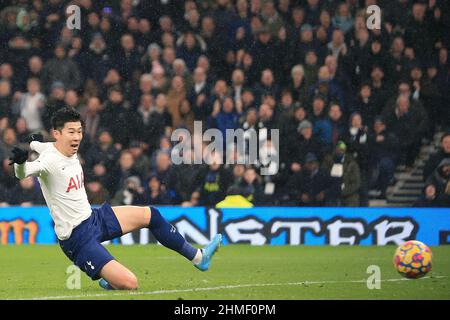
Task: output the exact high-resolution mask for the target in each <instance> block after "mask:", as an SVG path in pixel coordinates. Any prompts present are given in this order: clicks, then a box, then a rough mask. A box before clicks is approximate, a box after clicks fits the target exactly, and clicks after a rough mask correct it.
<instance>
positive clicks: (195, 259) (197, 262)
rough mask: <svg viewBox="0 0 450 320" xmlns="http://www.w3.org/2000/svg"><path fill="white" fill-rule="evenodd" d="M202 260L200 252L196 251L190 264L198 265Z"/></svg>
mask: <svg viewBox="0 0 450 320" xmlns="http://www.w3.org/2000/svg"><path fill="white" fill-rule="evenodd" d="M202 258H203V252H202V250H200V249H197V254H196V255H195V257H194V259H192V263H193V264H195V265H197V264H200V262H202Z"/></svg>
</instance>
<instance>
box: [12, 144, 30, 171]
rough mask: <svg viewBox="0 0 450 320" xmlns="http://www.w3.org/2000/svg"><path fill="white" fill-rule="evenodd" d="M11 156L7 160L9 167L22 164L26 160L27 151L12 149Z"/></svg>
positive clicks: (17, 148)
mask: <svg viewBox="0 0 450 320" xmlns="http://www.w3.org/2000/svg"><path fill="white" fill-rule="evenodd" d="M12 153H13V156H12V157H10V158H9V160H11V161H10V162H9V165H10V166H11V165H12V164H14V163H17V164H22V163H24V162H25V161H27V160H28V151H27V150H24V149H22V148H19V147H14V149H12Z"/></svg>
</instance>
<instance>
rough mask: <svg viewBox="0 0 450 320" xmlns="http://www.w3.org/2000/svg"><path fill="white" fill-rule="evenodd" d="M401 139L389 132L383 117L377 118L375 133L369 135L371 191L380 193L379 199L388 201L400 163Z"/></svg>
mask: <svg viewBox="0 0 450 320" xmlns="http://www.w3.org/2000/svg"><path fill="white" fill-rule="evenodd" d="M398 148H399V139H398V137H397V136H396V135H395V133H394V132H390V131H388V130H387V127H386V123H385V121H384V120H383V119H382V118H381V117H377V118H375V122H374V125H373V132H372V133H371V134H370V135H369V153H370V154H369V157H370V159H369V171H370V182H369V187H370V189H375V190H377V191H379V195H378V196H379V197H380V198H381V199H386V190H387V188H388V186H389V185H390V184H391V183H392V182H393V179H394V171H395V166H396V163H397V161H398V152H399V150H398Z"/></svg>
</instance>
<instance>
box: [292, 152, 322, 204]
mask: <svg viewBox="0 0 450 320" xmlns="http://www.w3.org/2000/svg"><path fill="white" fill-rule="evenodd" d="M286 186H287V187H286V189H287V192H288V194H289V196H290V197H289V199H290V201H289V203H290V204H291V205H304V206H322V205H324V204H325V202H326V197H327V193H328V189H329V186H330V176H329V174H328V173H327V172H326V171H325V170H323V169H321V168H320V163H319V160H318V159H317V157H316V156H315V154H313V153H308V154H307V155H306V157H305V166H304V168H303V169H302V170H300V171H298V172H296V173H294V175H292V176H291V178H290V179H289V181H288V183H287V185H286Z"/></svg>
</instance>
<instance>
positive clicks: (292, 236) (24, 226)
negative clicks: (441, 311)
mask: <svg viewBox="0 0 450 320" xmlns="http://www.w3.org/2000/svg"><path fill="white" fill-rule="evenodd" d="M159 209H160V211H161V213H162V214H163V215H164V216H165V217H166V218H167V219H168V220H169V221H170V222H171V223H172V224H173V225H174V226H175V227H176V228H177V229H178V231H179V232H180V233H181V234H182V235H184V236H185V237H186V238H187V239H188V240H189V241H191V242H193V243H196V244H200V245H204V244H206V243H208V242H209V240H210V239H211V238H212V236H213V235H215V234H216V233H218V232H221V233H223V234H224V244H231V243H248V244H252V245H265V244H267V245H300V244H305V245H386V244H397V245H398V244H401V243H402V242H404V241H406V240H410V239H417V240H420V241H423V242H425V243H426V244H428V245H442V244H450V208H442V209H426V208H306V207H255V208H250V209H214V208H204V207H195V208H182V207H159ZM0 235H1V243H2V244H8V243H17V244H20V243H31V244H32V243H40V244H52V243H56V236H55V234H54V231H53V222H52V220H51V217H50V215H49V212H48V209H47V208H46V207H31V208H18V207H9V208H0ZM152 242H155V239H154V238H153V237H152V235H151V233H150V232H149V231H148V229H143V230H139V231H136V232H133V233H130V234H128V235H125V236H123V237H121V238H120V239H116V240H114V241H113V243H122V244H134V243H140V244H146V243H152Z"/></svg>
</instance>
